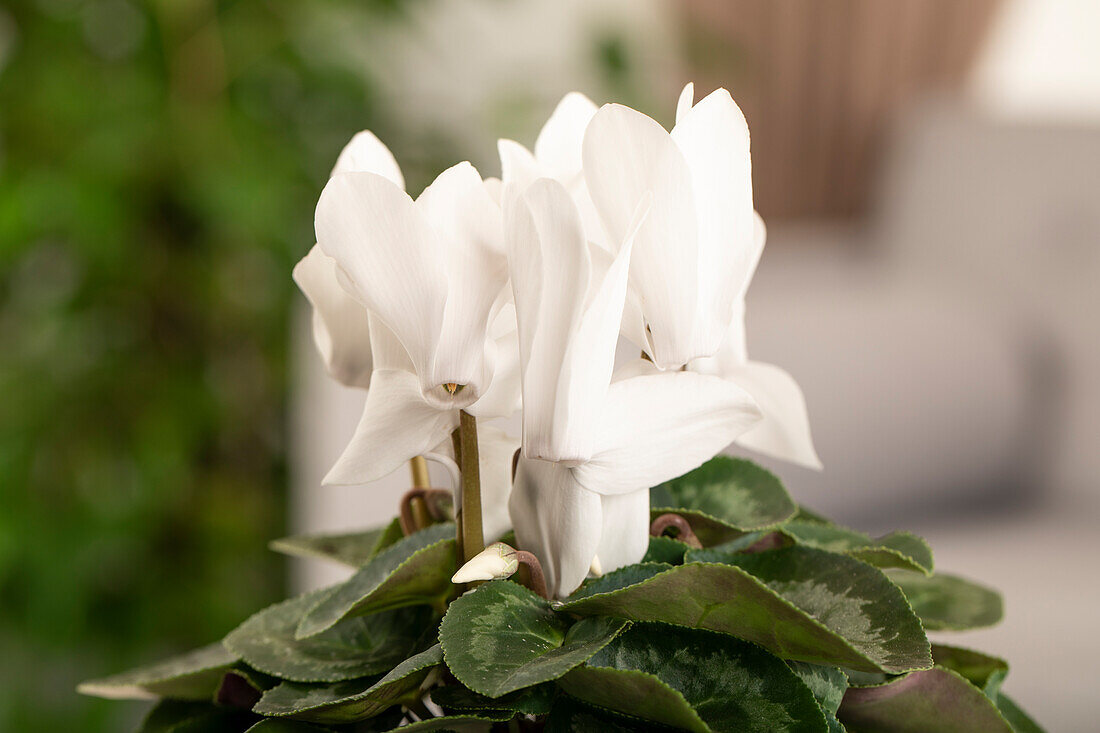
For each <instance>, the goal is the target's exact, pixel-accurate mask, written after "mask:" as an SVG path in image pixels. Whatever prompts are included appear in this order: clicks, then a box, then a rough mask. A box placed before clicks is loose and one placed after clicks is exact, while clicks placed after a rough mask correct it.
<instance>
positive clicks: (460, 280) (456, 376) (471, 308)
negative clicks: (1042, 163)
mask: <svg viewBox="0 0 1100 733" xmlns="http://www.w3.org/2000/svg"><path fill="white" fill-rule="evenodd" d="M416 208H417V210H418V211H419V212H420V213H421V214H422V215H423V216H424V218H425V219H426V220H427V221H428V223H429V224H430V225H431V227H432V229H433V230H434V231H435V233H436V237H437V241H438V242H439V243H440V245H441V250H440V251H438V252H437V256H438V258H439V260H440V263H441V264H442V265H443V267H444V271H445V273H446V278H447V291H446V296H445V302H444V308H443V321H442V325H441V329H440V331H439V333H438V336H437V341H436V351H435V358H434V361H433V362H432V363H431V364H430V365H429V366H428V371H427V373H423V372H420V368H419V366H418V368H417V372H418V374H420V379H421V387H422V389H423V390H424V395H425V398H426V399H428V400H429V402H433V403H437V404H438V406H440V407H443V406H445V405H451V406H454V407H467V406H469V405H470V404H472V403H473V402H474V401H475V400H476V399H477V398H478V397H480V396H481V395H482V394H483V393H484V392H485V390H486V389H488V387H489V382H490V381H491V380H492V365H491V364H489V363H488V361H487V354H486V351H487V349H489V348H490V346H489V344H488V334H489V320H490V316H491V315H492V310H493V305H494V303H495V302H496V301H497V299H498V296H499V295H500V293H501V291H502V290H503V289H504V287H505V285H506V282H507V272H508V270H507V260H506V258H505V255H504V241H503V239H504V238H503V229H502V225H501V214H500V208H499V207H498V206H497V205H496V204H495V203H494V202H493V200H492V198H490V196H489V194H488V192H487V191H486V189H485V185H484V182H483V181H482V180H481V176H480V175H479V174H478V172H477V170H476V169H474V167H473V166H472V165H470V164H469V163H459V164H458V165H456V166H453V167H451V168H449V169H447V170H445V171H444V172H443V173H441V174H440V175H439V176H438V177H437V178H436V179H435V181H434V182H433V183H432V185H430V186H429V187H428V188H426V189H425V190H424V192H423V193H422V194H420V196H419V198H417V200H416ZM447 383H455V384H460V385H465V387H464V389H463V391H461V392H459V393H457V394H456V395H454V396H453V397H452V396H451V395H450V394H448V393H446V392H445V391H444V390H443V387H442V386H441V385H443V384H447Z"/></svg>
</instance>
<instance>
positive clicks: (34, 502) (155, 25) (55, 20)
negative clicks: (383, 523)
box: [0, 0, 393, 732]
mask: <svg viewBox="0 0 1100 733" xmlns="http://www.w3.org/2000/svg"><path fill="white" fill-rule="evenodd" d="M321 5H323V6H324V10H325V12H332V11H333V9H334V8H335V7H337V5H336V4H335V3H333V2H326V3H319V2H296V1H294V0H287V1H282V0H268V1H265V2H218V3H214V2H211V1H209V0H160V1H159V2H150V3H148V4H137V3H135V2H131V0H39V1H38V2H17V3H5V4H4V5H3V6H0V54H2V61H0V502H2V509H0V660H2V662H0V670H2V672H0V730H3V731H21V732H31V731H94V730H110V731H114V730H124V729H127V728H130V727H132V722H133V720H134V719H135V718H136V717H137V716H139V715H140V714H141V712H142V710H141V709H140V706H135V705H132V704H131V705H119V704H117V703H115V704H111V703H109V702H106V701H102V700H94V699H90V698H82V697H79V696H77V695H76V694H75V693H74V686H75V685H76V683H77V682H78V681H79V680H81V679H83V678H86V677H90V676H100V675H103V674H107V673H111V672H114V671H118V670H120V669H123V668H125V667H127V666H130V665H133V664H138V663H144V662H147V661H150V660H152V659H155V658H157V657H159V656H162V655H164V654H167V653H174V652H178V651H181V650H184V649H186V648H189V647H191V646H194V645H197V644H202V643H206V642H208V641H210V640H212V639H216V638H219V637H220V636H221V635H223V634H224V633H226V632H227V631H229V630H230V629H232V628H233V627H234V626H235V625H236V624H237V623H239V622H240V621H241V620H242V619H243V618H244V617H246V616H247V615H248V614H249V613H251V612H252V611H254V610H256V609H258V608H260V607H262V606H263V605H265V604H266V603H269V602H271V601H273V600H276V599H277V598H279V597H281V594H282V593H283V591H284V589H283V587H282V585H283V566H282V564H281V563H280V561H279V560H278V559H277V557H276V556H275V555H273V554H271V553H269V552H268V551H267V550H266V549H265V545H266V542H267V540H269V539H271V538H272V537H274V536H277V535H278V533H279V532H280V531H281V529H282V524H283V522H284V519H283V514H284V511H283V510H284V498H285V492H286V479H285V475H286V467H285V465H284V462H285V459H284V449H283V442H284V407H285V402H286V382H287V363H286V362H287V344H286V341H287V334H288V331H289V328H288V314H289V310H290V306H291V303H292V302H293V300H292V297H293V290H292V288H293V285H292V282H291V280H290V269H291V267H292V265H293V263H294V262H295V261H296V260H297V259H298V258H299V257H300V256H302V254H304V253H305V252H306V250H307V249H308V247H309V246H310V245H311V244H312V242H313V238H312V237H313V235H312V222H313V216H312V213H313V212H312V210H313V206H314V204H315V201H316V196H317V192H318V191H319V190H320V187H321V185H322V184H323V182H324V180H325V178H326V177H327V174H328V170H329V168H330V167H331V165H332V162H333V161H334V160H335V157H336V154H337V152H338V151H339V149H340V147H341V146H342V145H343V144H344V143H345V142H346V141H347V139H348V138H349V137H350V136H351V135H352V134H353V133H354V132H355V131H357V130H360V129H362V128H364V127H375V128H376V129H377V128H378V127H380V126H381V127H384V122H382V121H381V120H380V115H379V114H378V111H377V110H376V109H375V107H374V106H373V105H372V97H371V94H370V90H369V86H368V85H367V84H365V82H364V80H363V79H362V78H361V76H360V75H356V74H355V73H353V72H352V71H351V70H350V69H349V68H345V67H343V66H341V64H340V63H339V62H338V60H333V54H331V53H319V52H314V50H315V49H311V48H309V46H308V41H307V40H305V39H302V38H299V37H298V30H299V28H300V27H301V26H302V24H301V23H300V22H299V20H300V18H301V14H302V13H307V12H309V11H310V6H312V7H314V8H316V7H318V6H321ZM369 10H370V11H371V12H374V13H376V14H377V15H378V17H379V22H385V20H386V17H387V15H388V14H391V13H392V12H393V9H392V8H390V7H389V4H388V3H375V4H373V5H370V7H369ZM356 12H360V13H361V12H364V6H363V4H361V3H360V4H359V5H358V7H357V9H356Z"/></svg>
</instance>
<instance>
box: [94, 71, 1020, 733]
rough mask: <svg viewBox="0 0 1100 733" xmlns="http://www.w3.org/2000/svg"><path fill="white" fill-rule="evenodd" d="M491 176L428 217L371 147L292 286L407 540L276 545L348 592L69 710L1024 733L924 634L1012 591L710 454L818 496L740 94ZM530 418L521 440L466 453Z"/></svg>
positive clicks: (281, 719)
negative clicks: (137, 706)
mask: <svg viewBox="0 0 1100 733" xmlns="http://www.w3.org/2000/svg"><path fill="white" fill-rule="evenodd" d="M499 149H500V156H501V167H502V177H501V179H484V180H483V179H482V177H481V175H480V174H479V173H478V172H477V171H476V170H475V169H474V168H473V166H471V165H470V164H469V163H460V164H459V165H457V166H454V167H453V168H450V169H448V170H446V171H444V172H443V173H442V174H440V175H439V177H438V178H436V180H435V181H434V182H433V183H432V184H431V185H430V186H428V187H427V188H426V189H425V190H424V191H423V193H421V194H420V196H418V197H417V198H416V199H412V198H410V197H409V196H408V195H407V194H406V193H405V191H404V179H403V177H402V174H401V171H400V168H399V167H398V165H397V163H396V161H395V160H394V158H393V156H392V155H391V154H390V152H389V150H388V149H387V148H386V147H385V146H384V145H383V144H382V143H381V142H380V141H379V140H378V139H377V138H376V137H375V136H374V135H372V134H371V133H369V132H362V133H360V134H358V135H356V136H355V137H354V138H353V139H352V140H351V142H350V143H349V144H348V146H347V147H346V148H345V149H344V151H343V152H342V153H341V155H340V157H339V159H338V161H337V163H336V166H335V168H334V169H333V172H332V176H331V178H330V180H329V182H328V184H327V185H326V186H325V188H324V191H323V192H322V193H321V197H320V201H319V202H318V205H317V217H316V233H317V244H316V246H315V247H314V248H313V249H312V250H311V251H310V252H309V254H308V255H307V256H306V257H305V258H304V259H303V260H302V261H301V262H300V263H299V264H298V266H297V267H296V268H295V271H294V277H295V279H296V281H297V282H298V284H299V286H300V287H301V288H302V290H303V292H304V293H305V295H306V296H307V297H308V299H309V300H310V302H311V303H312V305H313V308H314V321H313V326H314V337H315V341H316V345H317V348H318V351H319V352H320V354H321V356H322V358H323V359H324V361H325V363H326V365H327V367H328V371H329V372H330V374H331V375H332V376H333V377H334V378H335V379H337V380H339V381H340V382H342V383H344V384H346V385H349V386H352V387H358V388H363V389H366V390H367V398H366V404H365V408H364V412H363V416H362V419H361V421H360V423H359V425H358V427H357V429H356V431H355V434H354V435H353V436H352V438H351V441H350V443H349V444H348V447H347V449H346V450H345V451H344V453H343V455H341V457H340V458H339V460H338V461H337V462H336V465H335V466H333V468H332V470H331V471H330V472H329V474H328V475H327V476H326V478H325V482H326V483H329V484H364V483H367V482H370V481H372V480H374V479H377V478H380V477H382V476H385V475H387V474H389V473H391V472H393V471H395V470H397V469H399V468H400V467H402V466H403V465H405V464H408V465H410V467H411V473H412V484H413V488H412V489H411V490H410V491H409V492H408V493H407V494H406V495H405V496H404V497H403V499H402V500H401V503H400V507H399V516H398V518H396V519H394V520H393V521H392V522H391V523H390V524H389V525H388V526H386V527H384V528H381V529H371V530H364V531H362V532H354V533H347V534H339V535H307V536H298V537H290V538H287V539H283V540H278V541H276V542H274V543H273V544H272V548H273V549H275V550H277V551H280V552H284V553H287V554H291V555H302V556H310V557H321V558H326V559H329V560H333V561H335V562H339V563H343V564H344V565H347V566H349V567H350V568H353V569H354V572H353V573H352V574H351V576H350V577H349V579H348V580H347V581H345V582H343V583H340V584H338V585H335V586H332V587H329V588H325V589H323V590H319V591H313V592H309V593H305V594H303V595H300V596H297V597H294V598H291V599H289V600H287V601H284V602H282V603H279V604H276V605H274V606H271V607H269V608H266V609H263V610H261V611H259V612H258V613H256V614H255V615H254V616H252V617H251V618H249V619H248V620H246V621H245V622H244V623H243V624H241V626H239V627H238V628H237V629H235V630H234V631H232V632H231V633H230V634H229V635H228V636H227V637H226V638H225V639H223V640H222V641H221V642H217V643H215V644H212V645H210V646H208V647H204V648H202V649H199V650H196V651H194V652H191V653H190V654H186V655H184V656H181V657H177V658H175V659H171V660H168V661H165V662H162V663H160V664H157V665H153V666H151V667H145V668H142V669H138V670H134V671H131V672H127V673H124V674H121V675H116V676H114V677H109V678H106V679H102V680H97V681H93V682H87V683H84V684H83V685H81V687H80V689H81V691H82V692H85V693H87V694H93V695H101V696H105V697H114V698H158V699H160V702H159V703H158V704H157V705H156V707H154V708H153V710H152V712H150V714H149V715H148V717H147V718H146V720H145V721H144V723H143V724H142V728H141V730H142V731H145V732H146V733H152V732H153V731H179V732H182V731H198V730H203V731H208V730H210V731H214V730H216V731H245V730H247V731H255V732H257V733H263V732H264V731H267V732H269V733H273V732H277V731H286V732H291V733H293V732H296V731H301V732H303V733H305V732H308V731H387V730H394V729H398V728H400V729H401V730H408V731H415V730H425V731H427V730H459V731H466V730H471V731H479V730H542V729H545V730H551V731H610V730H660V729H682V730H691V731H780V730H784V731H786V730H790V731H843V730H849V731H924V730H929V731H941V730H942V731H1003V732H1006V733H1007V732H1009V731H1017V732H1020V733H1023V732H1030V731H1035V730H1038V726H1036V724H1035V723H1034V722H1033V721H1031V720H1030V719H1029V718H1028V717H1027V716H1026V714H1024V713H1023V712H1022V711H1021V710H1020V709H1019V708H1018V707H1017V706H1016V705H1015V704H1014V703H1013V702H1012V700H1011V699H1010V698H1008V697H1007V696H1006V695H1004V693H1002V692H1001V691H1000V685H1001V682H1002V680H1003V679H1004V676H1005V674H1006V672H1007V665H1006V664H1005V663H1004V662H1003V661H1001V660H999V659H997V658H995V657H990V656H986V655H984V654H981V653H979V652H974V651H969V650H966V649H961V648H958V647H953V646H947V645H943V644H932V643H930V642H929V640H928V638H927V636H926V631H931V630H956V629H969V628H977V627H981V626H988V625H991V624H994V623H996V622H997V621H998V620H999V619H1000V617H1001V600H1000V597H999V596H998V595H997V594H996V593H994V592H993V591H991V590H988V589H986V588H984V587H982V586H979V585H977V584H975V583H972V582H970V581H967V580H964V579H962V578H959V577H956V576H952V575H945V574H942V573H937V572H934V571H933V562H932V553H931V550H930V549H929V547H928V545H927V544H926V543H925V542H924V540H922V539H921V538H919V537H917V536H915V535H912V534H909V533H906V532H895V533H891V534H889V535H886V536H884V537H878V538H872V537H869V536H867V535H864V534H862V533H859V532H856V531H854V530H851V529H847V528H844V527H841V526H838V525H836V524H834V523H832V522H830V521H828V520H826V519H824V518H822V517H820V516H818V515H816V514H814V513H812V512H810V511H809V510H807V509H805V508H803V507H799V506H797V505H796V504H795V503H794V502H793V501H792V500H791V498H790V497H789V496H788V494H787V492H786V490H785V489H784V487H783V485H782V484H781V482H780V481H779V479H778V478H777V477H776V476H775V475H773V474H772V473H770V472H768V471H766V470H764V469H763V468H761V467H759V466H757V465H755V464H753V463H751V462H750V461H747V460H743V459H734V458H729V457H724V456H718V457H715V455H716V454H717V453H718V452H719V451H721V450H723V449H724V448H725V447H727V446H728V445H729V444H731V443H737V444H739V445H741V446H744V447H747V448H751V449H753V450H755V451H758V452H760V453H764V454H767V455H770V456H773V457H777V458H780V459H785V460H788V461H791V462H794V463H798V464H801V465H804V466H809V467H815V468H820V462H819V461H818V458H817V454H816V453H815V451H814V448H813V443H812V440H811V437H810V430H809V422H808V419H807V414H806V407H805V403H804V400H803V398H802V393H801V391H800V390H799V388H798V386H797V384H796V383H795V382H794V380H793V379H792V378H791V377H790V375H788V374H787V373H786V372H785V371H783V370H782V369H780V368H778V367H775V366H772V365H769V364H762V363H758V362H753V361H750V360H749V359H748V356H747V353H746V347H745V335H744V296H745V292H746V290H747V288H748V285H749V282H750V280H751V278H752V274H753V271H754V269H755V267H756V263H757V261H758V259H759V257H760V254H761V251H762V249H763V246H764V240H765V229H764V225H763V222H762V221H761V220H760V217H759V216H758V215H756V213H755V212H754V211H753V205H752V186H751V168H750V158H749V133H748V127H747V125H746V123H745V119H744V117H743V115H742V114H741V112H740V110H739V109H738V108H737V105H736V104H735V103H734V102H733V100H732V99H731V97H730V95H729V94H728V93H727V92H726V91H725V90H722V89H719V90H717V91H715V92H713V93H712V94H710V95H709V96H707V97H706V98H705V99H703V100H701V101H700V102H699V103H697V104H696V103H694V93H693V88H692V86H691V85H690V84H689V85H688V86H687V87H686V88H685V89H684V92H683V94H682V95H681V96H680V100H679V103H678V105H677V111H676V125H675V127H674V128H673V129H672V131H671V132H668V131H666V130H665V129H664V128H663V127H661V126H660V125H659V124H658V123H656V122H655V121H654V120H652V119H650V118H649V117H647V116H645V115H643V114H641V113H639V112H636V111H634V110H632V109H629V108H627V107H623V106H620V105H615V104H609V105H605V106H604V107H602V108H599V109H597V107H596V105H595V104H593V103H592V102H591V101H590V100H588V99H587V98H586V97H584V96H583V95H580V94H576V93H573V94H569V95H567V96H566V97H565V98H564V99H563V100H562V102H561V103H560V104H559V105H558V107H557V109H556V110H555V112H554V114H553V115H552V116H551V118H550V119H549V121H548V122H547V123H546V125H545V126H544V128H543V129H542V132H541V133H540V134H539V136H538V139H537V141H536V143H535V146H534V150H533V152H532V151H528V150H527V149H526V148H524V147H523V146H522V145H520V144H518V143H516V142H512V141H508V140H502V141H500V144H499ZM620 339H625V340H626V341H628V342H631V343H633V344H634V346H635V347H636V348H637V350H638V351H639V352H640V354H641V356H640V357H639V358H637V359H634V360H631V361H628V362H626V363H622V364H619V365H618V366H616V362H615V354H616V348H617V346H618V344H619V342H620ZM517 410H521V411H522V414H521V425H522V429H521V435H520V437H519V439H518V440H517V439H515V438H513V437H511V436H509V435H508V434H507V433H506V432H504V431H503V430H501V429H499V428H497V427H493V426H487V425H484V424H482V425H480V427H479V420H480V421H481V422H482V423H484V422H485V421H487V420H489V419H494V418H505V417H508V416H510V415H512V414H513V413H514V412H516V411H517ZM426 461H434V462H436V463H439V464H441V465H443V466H444V467H445V468H446V469H447V471H446V473H447V475H448V476H449V477H450V481H451V486H450V487H449V488H447V489H440V488H433V487H432V486H431V485H430V481H429V477H428V471H427V464H426ZM486 540H488V541H490V543H491V544H490V545H489V546H488V547H485V542H486Z"/></svg>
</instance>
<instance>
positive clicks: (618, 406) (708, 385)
mask: <svg viewBox="0 0 1100 733" xmlns="http://www.w3.org/2000/svg"><path fill="white" fill-rule="evenodd" d="M759 420H760V410H759V409H758V408H757V407H756V404H755V403H754V402H753V400H752V397H750V396H749V395H748V393H746V392H745V391H744V390H743V389H741V388H740V387H738V386H736V385H734V384H732V383H730V382H727V381H725V380H723V379H720V378H718V377H711V376H705V375H701V374H693V373H692V372H668V373H662V374H654V375H649V376H641V377H633V378H631V379H624V380H623V381H621V382H615V383H613V384H612V385H611V389H610V391H609V393H608V401H607V406H606V408H605V410H604V420H603V429H602V431H601V436H602V437H603V440H604V441H605V442H604V444H603V446H602V447H601V450H600V451H599V452H598V453H597V454H596V455H595V456H594V457H593V458H592V460H591V461H589V462H588V463H585V464H584V465H582V466H578V467H577V468H576V469H575V473H576V476H577V480H578V481H580V482H581V484H582V485H583V486H585V487H586V488H588V489H590V490H592V491H596V492H599V493H601V494H624V493H628V492H630V491H636V490H639V489H643V488H648V487H650V486H653V485H655V484H658V483H660V482H662V481H667V480H669V479H671V478H675V477H677V476H680V475H681V474H684V473H687V472H688V471H690V470H691V469H693V468H696V467H698V466H700V465H702V463H703V462H704V461H707V460H709V459H710V458H711V457H713V456H714V455H715V454H716V453H718V451H720V450H722V449H723V448H725V447H726V446H727V445H729V444H730V443H731V442H733V440H734V439H735V438H737V437H738V436H739V435H741V434H742V433H744V432H745V431H746V430H748V429H749V428H750V427H752V426H753V425H755V424H756V423H757V422H758V421H759ZM601 560H602V558H601Z"/></svg>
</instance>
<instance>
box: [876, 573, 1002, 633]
mask: <svg viewBox="0 0 1100 733" xmlns="http://www.w3.org/2000/svg"><path fill="white" fill-rule="evenodd" d="M887 574H888V575H889V577H890V580H892V581H894V582H895V583H897V585H898V586H899V587H900V588H901V590H902V592H903V593H905V597H906V598H908V599H909V603H910V605H912V607H913V610H914V611H916V613H917V615H918V616H920V619H921V621H922V622H923V623H924V628H926V629H928V630H929V631H963V630H965V629H979V628H983V627H986V626H993V625H994V624H997V623H999V622H1000V620H1001V618H1002V617H1003V616H1004V603H1003V601H1002V600H1001V594H1000V593H998V592H996V591H994V590H991V589H989V588H986V587H985V586H981V585H978V584H977V583H974V582H972V581H969V580H966V579H964V578H960V577H958V576H957V575H943V574H941V573H936V574H935V575H933V576H931V577H925V576H923V575H918V574H917V573H909V572H905V571H903V570H892V571H890V572H889V573H887Z"/></svg>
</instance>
